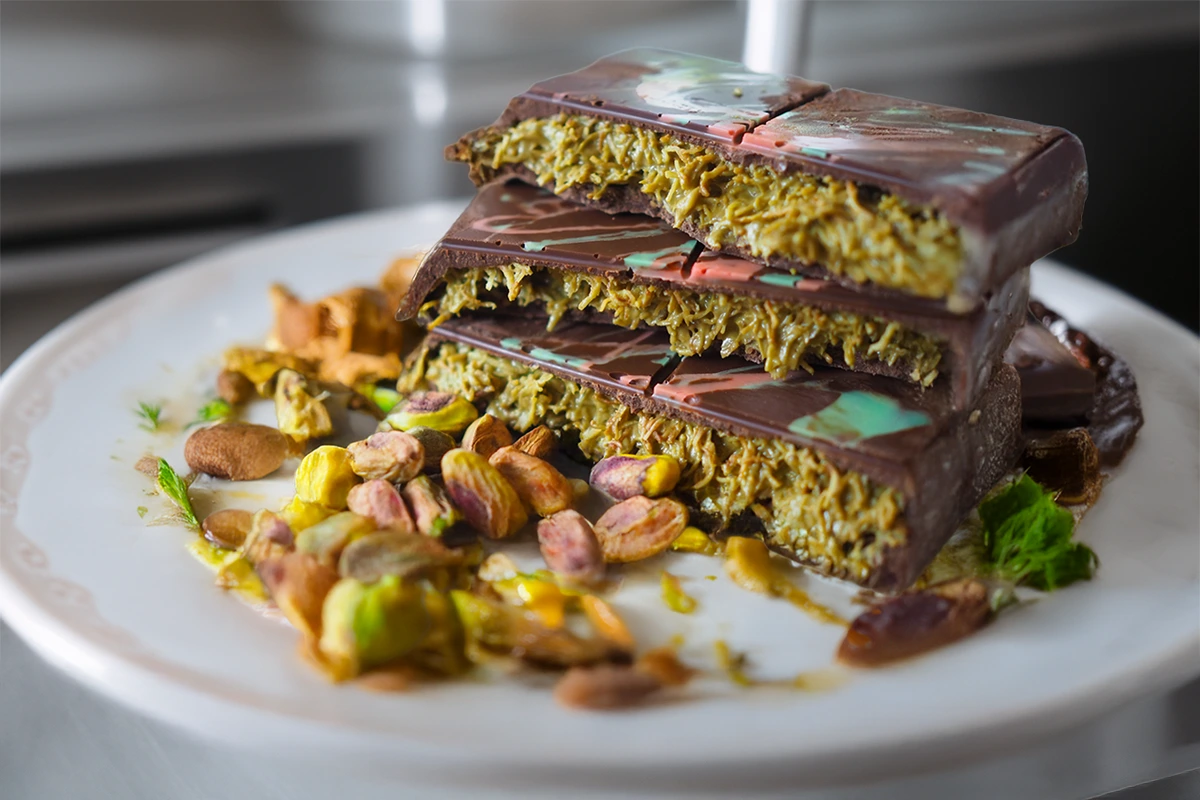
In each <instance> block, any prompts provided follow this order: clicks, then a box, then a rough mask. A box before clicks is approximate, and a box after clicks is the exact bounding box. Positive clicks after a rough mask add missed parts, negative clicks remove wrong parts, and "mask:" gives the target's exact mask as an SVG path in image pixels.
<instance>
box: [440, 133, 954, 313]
mask: <svg viewBox="0 0 1200 800" xmlns="http://www.w3.org/2000/svg"><path fill="white" fill-rule="evenodd" d="M457 158H458V159H459V160H461V161H467V162H469V163H470V164H471V169H472V174H473V176H474V177H476V178H477V179H478V180H481V181H486V180H490V179H491V178H492V177H494V176H495V174H496V172H497V171H498V170H499V169H500V168H501V167H504V166H506V165H520V166H524V167H526V168H528V169H529V170H531V171H532V172H533V173H534V174H535V175H536V176H537V180H538V183H540V184H541V185H542V186H552V187H553V189H554V191H555V192H557V193H561V192H563V191H566V190H567V189H570V188H572V187H576V186H580V187H585V188H587V189H589V193H588V196H589V197H592V198H593V199H598V198H600V197H601V196H602V195H603V194H604V192H605V191H606V190H607V189H608V187H610V186H613V185H636V186H638V187H639V189H640V190H641V191H642V193H644V194H646V195H648V196H649V197H650V198H651V199H652V200H653V201H654V203H655V204H657V205H658V206H659V207H661V208H662V209H664V210H665V211H666V212H667V213H668V214H669V215H670V216H671V217H672V218H673V219H674V223H673V224H674V225H675V226H676V227H679V225H680V224H681V223H682V222H684V221H687V222H689V223H691V224H692V225H693V226H694V227H695V229H697V230H698V231H699V233H700V238H701V239H703V241H704V243H705V244H707V245H708V246H709V247H712V248H716V249H720V248H723V247H730V246H734V245H741V246H742V247H744V248H745V249H746V250H747V251H748V252H749V253H750V255H752V256H754V257H758V258H765V259H769V258H784V259H788V260H792V261H799V262H802V263H806V264H820V265H821V266H823V267H824V268H825V269H827V270H829V271H830V272H832V273H834V274H836V275H844V276H846V277H848V278H850V279H851V280H853V281H856V282H858V283H866V282H872V283H875V284H878V285H879V286H886V287H890V288H894V289H900V290H902V291H905V292H909V293H911V294H916V295H920V296H922V297H946V296H948V295H949V294H950V293H951V291H952V290H953V288H954V284H955V281H956V279H957V278H958V275H959V272H960V268H961V264H962V259H963V248H962V241H961V239H960V237H959V231H958V229H957V227H956V226H954V225H952V224H951V223H950V222H949V221H947V220H946V219H945V218H944V217H943V216H942V215H941V213H940V212H938V211H937V210H936V209H933V208H928V207H924V206H918V205H914V204H911V203H909V202H907V201H905V200H902V199H901V198H899V197H897V196H895V195H893V194H889V193H887V192H880V191H879V190H877V189H874V188H871V187H865V186H859V185H857V184H855V183H853V182H850V181H841V180H836V179H834V178H828V177H816V176H813V175H805V174H803V173H798V172H788V173H780V172H779V171H777V170H776V169H774V168H772V167H769V166H765V165H762V164H754V165H752V164H735V163H734V162H732V161H729V160H727V159H725V158H723V157H722V156H721V155H720V154H718V153H717V152H715V151H713V150H710V149H709V148H707V147H705V146H703V145H700V144H695V143H691V142H686V141H684V140H682V139H679V138H677V137H675V136H672V135H670V134H664V133H658V132H655V131H650V130H646V129H643V128H636V127H634V126H632V125H626V124H621V123H615V122H609V121H607V120H600V119H594V118H591V117H584V116H576V115H569V114H558V115H555V116H553V117H546V118H533V119H527V120H522V121H521V122H518V123H516V124H514V125H512V126H511V127H508V128H503V129H499V128H493V129H489V130H488V131H486V132H485V133H484V134H483V135H481V136H479V137H478V138H476V139H474V140H472V141H470V142H469V143H468V144H466V145H460V146H459V148H458V151H457Z"/></svg>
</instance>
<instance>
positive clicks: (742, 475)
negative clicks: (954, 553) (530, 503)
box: [399, 343, 908, 581]
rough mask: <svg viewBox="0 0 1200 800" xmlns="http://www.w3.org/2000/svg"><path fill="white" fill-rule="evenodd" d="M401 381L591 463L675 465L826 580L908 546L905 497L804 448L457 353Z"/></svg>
mask: <svg viewBox="0 0 1200 800" xmlns="http://www.w3.org/2000/svg"><path fill="white" fill-rule="evenodd" d="M402 380H403V384H402V385H401V386H400V387H399V388H400V389H401V391H406V390H407V391H411V390H414V389H416V388H420V387H421V386H432V387H435V388H437V389H438V390H439V391H443V392H453V393H455V394H458V395H461V396H463V397H467V398H469V399H471V400H473V401H475V402H477V403H478V402H486V403H487V412H488V413H489V414H492V415H493V416H496V417H498V418H500V419H502V420H504V421H505V422H506V423H508V424H509V425H511V426H512V427H513V428H514V429H515V430H518V431H524V430H529V429H531V428H533V427H535V426H537V425H542V424H544V425H548V426H549V427H551V428H553V429H555V430H557V431H559V432H561V433H562V434H564V438H569V440H571V441H577V444H578V447H579V450H580V451H581V452H582V453H583V455H584V456H586V457H587V458H588V459H589V460H591V461H598V460H600V459H601V458H604V457H606V456H613V455H618V454H626V453H629V454H639V455H651V454H662V455H669V456H672V457H674V458H675V459H676V460H677V461H679V463H680V464H681V465H682V467H683V469H682V474H681V477H680V481H679V484H678V486H677V489H678V490H679V491H681V492H683V493H684V494H687V495H690V497H691V499H692V500H693V501H694V502H695V503H696V505H697V506H698V507H699V508H700V510H701V511H702V512H704V513H706V514H708V515H711V516H712V517H714V518H716V519H717V520H718V521H719V523H720V525H721V526H722V527H723V526H725V525H727V524H728V523H729V522H730V521H731V520H732V519H733V518H734V517H735V516H737V515H739V514H741V513H742V512H745V511H749V512H751V513H753V514H754V515H755V516H757V517H758V519H759V520H760V521H761V522H762V524H763V527H764V528H765V530H766V535H767V540H768V542H770V543H772V544H775V545H778V546H780V547H781V548H784V549H786V550H787V551H789V552H792V553H794V554H795V556H796V558H798V559H799V560H800V561H802V562H804V563H806V564H809V565H811V566H814V567H816V568H818V569H820V570H821V571H823V572H825V573H827V574H830V575H834V576H837V577H842V578H850V579H852V580H858V581H864V580H866V579H867V577H868V576H869V575H870V573H871V572H872V570H873V569H874V568H875V567H876V566H877V565H878V564H879V562H880V559H881V558H882V555H883V551H884V550H885V549H886V548H889V547H894V546H901V545H903V544H904V542H905V541H906V540H907V538H908V531H907V528H906V527H905V525H904V521H903V518H902V516H901V512H902V510H903V507H904V502H903V498H902V496H901V495H900V493H899V492H897V491H896V490H895V489H893V488H891V487H887V486H879V485H877V484H875V483H874V482H872V481H871V480H870V479H869V478H867V477H866V476H864V475H861V474H859V473H857V472H853V471H846V472H843V471H841V470H839V469H837V468H836V467H835V466H833V465H832V464H831V463H829V462H828V461H827V460H825V459H824V458H823V457H822V456H821V455H820V454H819V453H817V452H815V451H813V450H810V449H808V448H804V447H797V446H795V445H793V444H790V443H788V442H784V441H781V440H778V439H776V440H771V439H758V438H754V439H751V438H745V437H740V436H733V435H731V434H728V433H723V432H721V431H717V430H714V429H712V428H708V427H705V426H701V425H696V424H694V423H691V422H685V421H682V420H678V419H671V418H666V417H655V416H649V415H640V414H637V413H636V412H634V411H632V410H630V409H629V408H628V407H626V406H624V405H622V404H620V403H617V402H615V401H613V400H609V399H607V398H605V397H603V396H602V395H600V394H599V393H597V392H595V391H594V390H592V389H590V388H588V387H585V386H581V385H579V384H576V383H573V382H571V381H567V380H564V379H562V378H559V377H558V376H556V375H553V374H551V373H549V372H546V371H544V370H540V369H537V368H535V367H531V366H528V365H525V364H521V363H518V362H514V361H509V360H508V359H505V358H501V357H499V356H495V355H492V354H490V353H487V352H485V351H482V350H478V349H476V348H472V347H468V346H465V345H460V344H454V343H443V344H441V345H440V346H439V347H438V348H437V349H436V351H433V352H430V351H426V352H425V353H424V354H422V356H421V358H420V359H419V360H418V362H417V363H416V364H415V365H414V367H413V369H411V370H410V371H409V373H408V375H407V376H406V377H405V378H404V379H402Z"/></svg>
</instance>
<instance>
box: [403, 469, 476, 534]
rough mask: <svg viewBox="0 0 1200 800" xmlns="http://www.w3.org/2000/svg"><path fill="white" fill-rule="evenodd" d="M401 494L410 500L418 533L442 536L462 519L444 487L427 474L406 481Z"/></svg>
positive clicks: (409, 505)
mask: <svg viewBox="0 0 1200 800" xmlns="http://www.w3.org/2000/svg"><path fill="white" fill-rule="evenodd" d="M401 494H403V495H404V499H405V500H406V501H408V508H409V510H410V511H411V512H412V516H413V522H414V523H415V524H416V528H417V533H419V534H421V535H422V536H432V537H434V538H435V539H437V538H440V537H441V535H442V534H443V533H445V532H446V531H447V530H448V529H449V528H450V527H451V526H452V525H454V524H455V523H456V522H459V521H460V520H461V519H462V515H461V514H459V513H458V509H457V508H455V507H454V505H453V503H451V502H450V498H449V497H447V496H446V493H445V492H443V491H442V488H441V487H440V486H438V485H437V484H436V483H434V482H433V481H432V480H430V479H429V478H428V477H427V476H425V475H418V476H417V477H415V478H413V479H412V480H411V481H409V482H408V483H406V484H405V485H404V489H403V490H402V491H401Z"/></svg>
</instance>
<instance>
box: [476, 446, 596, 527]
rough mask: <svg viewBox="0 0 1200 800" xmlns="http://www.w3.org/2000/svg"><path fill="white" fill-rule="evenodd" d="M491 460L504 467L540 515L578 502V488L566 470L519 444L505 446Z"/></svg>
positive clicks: (548, 513)
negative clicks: (568, 476) (553, 465)
mask: <svg viewBox="0 0 1200 800" xmlns="http://www.w3.org/2000/svg"><path fill="white" fill-rule="evenodd" d="M488 463H489V464H491V465H492V466H493V467H495V468H496V469H498V470H500V474H501V475H503V476H504V478H505V480H507V481H508V482H509V483H510V484H512V487H513V488H514V489H516V490H517V495H518V496H519V497H520V498H521V500H522V502H524V503H526V504H527V505H529V507H530V508H532V509H533V510H534V513H536V514H537V515H538V516H539V517H548V516H550V515H551V514H556V513H558V512H559V511H562V510H564V509H567V508H570V507H571V504H572V503H574V502H575V490H574V489H572V488H571V484H570V483H568V482H567V479H566V478H565V477H563V474H562V473H561V472H559V471H558V470H556V469H555V468H554V467H552V466H551V465H550V464H549V462H546V461H543V460H542V459H540V458H537V457H536V456H531V455H529V454H528V453H524V452H522V451H520V450H518V449H516V448H515V447H501V448H500V449H499V450H497V451H496V452H495V453H493V454H492V457H491V458H489V459H488Z"/></svg>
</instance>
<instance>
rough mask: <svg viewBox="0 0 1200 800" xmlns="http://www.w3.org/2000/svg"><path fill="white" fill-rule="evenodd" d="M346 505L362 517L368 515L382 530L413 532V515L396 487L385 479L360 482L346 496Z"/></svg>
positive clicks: (414, 528)
mask: <svg viewBox="0 0 1200 800" xmlns="http://www.w3.org/2000/svg"><path fill="white" fill-rule="evenodd" d="M346 506H347V507H348V508H349V509H350V511H352V512H353V513H355V514H358V515H359V516H360V517H366V518H367V519H369V520H371V521H372V522H374V523H375V527H377V528H379V529H380V530H389V529H390V530H394V531H399V532H401V533H413V532H414V531H415V530H416V527H415V526H414V525H413V519H412V516H411V515H410V514H409V513H408V506H406V505H405V504H404V498H402V497H401V496H400V492H398V491H396V487H395V486H393V485H392V484H390V483H388V482H387V481H384V480H371V481H367V482H366V483H360V484H359V485H358V486H355V487H354V488H353V489H351V490H350V494H348V495H347V496H346Z"/></svg>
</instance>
